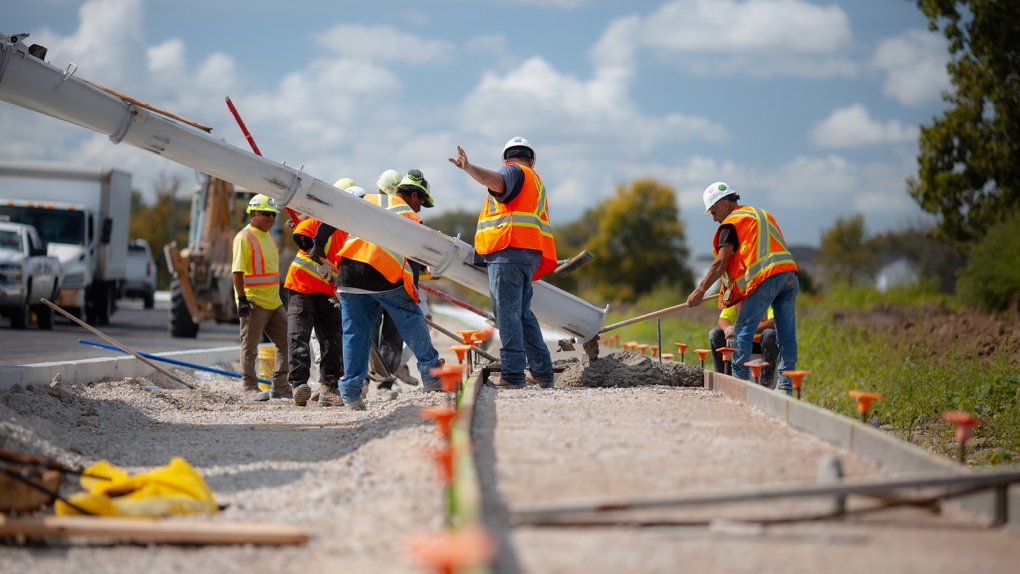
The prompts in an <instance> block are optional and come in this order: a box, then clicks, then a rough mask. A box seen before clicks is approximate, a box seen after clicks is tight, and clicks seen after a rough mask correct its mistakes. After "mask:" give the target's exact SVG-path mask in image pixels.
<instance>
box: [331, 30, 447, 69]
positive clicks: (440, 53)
mask: <svg viewBox="0 0 1020 574" xmlns="http://www.w3.org/2000/svg"><path fill="white" fill-rule="evenodd" d="M316 42H317V43H318V44H319V45H320V46H322V47H323V48H326V49H327V50H329V51H330V52H332V53H334V54H339V55H342V56H349V57H353V58H359V59H365V60H371V61H375V62H404V63H409V64H422V63H428V62H441V61H447V60H449V59H450V58H451V57H452V56H453V52H454V47H453V44H451V43H450V42H447V41H444V40H426V39H423V38H421V37H419V36H416V35H414V34H409V33H407V32H405V31H402V30H397V29H396V28H394V27H393V26H389V25H385V26H361V25H353V24H340V25H337V26H334V27H332V28H330V29H329V30H328V31H326V32H324V33H322V34H319V35H318V36H317V38H316Z"/></svg>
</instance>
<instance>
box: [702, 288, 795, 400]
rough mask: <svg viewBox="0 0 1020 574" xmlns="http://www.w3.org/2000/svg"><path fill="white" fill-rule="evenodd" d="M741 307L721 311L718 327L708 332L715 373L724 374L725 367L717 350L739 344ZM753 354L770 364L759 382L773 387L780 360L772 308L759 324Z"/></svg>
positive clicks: (738, 304)
mask: <svg viewBox="0 0 1020 574" xmlns="http://www.w3.org/2000/svg"><path fill="white" fill-rule="evenodd" d="M740 306H741V304H740V303H737V304H736V305H734V306H732V307H726V308H725V309H723V310H722V311H720V312H719V318H718V319H717V320H716V326H715V327H713V328H712V330H711V331H709V332H708V344H709V347H710V348H711V349H712V359H713V362H714V363H715V372H717V373H721V372H723V368H724V367H725V361H723V358H722V353H720V352H719V351H718V350H717V349H721V348H723V347H732V346H733V345H736V344H737V342H736V339H737V333H736V328H735V324H736V322H737V312H738V311H739V309H740ZM751 353H752V354H755V353H757V354H760V355H761V358H762V360H763V361H765V362H766V363H768V366H767V367H764V368H763V369H762V370H761V378H760V379H759V380H758V382H759V383H760V384H761V385H762V386H766V387H772V386H773V385H774V384H775V380H774V379H775V374H776V361H777V360H778V359H779V344H778V343H777V342H776V319H775V313H774V312H773V310H772V307H769V308H768V311H766V315H765V317H763V318H762V320H761V321H760V322H759V323H758V327H757V329H756V330H755V333H754V341H753V342H752V343H751Z"/></svg>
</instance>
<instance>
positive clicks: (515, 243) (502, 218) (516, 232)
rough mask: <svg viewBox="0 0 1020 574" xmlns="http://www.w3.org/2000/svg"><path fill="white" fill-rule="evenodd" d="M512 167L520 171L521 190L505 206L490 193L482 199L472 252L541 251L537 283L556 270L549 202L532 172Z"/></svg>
mask: <svg viewBox="0 0 1020 574" xmlns="http://www.w3.org/2000/svg"><path fill="white" fill-rule="evenodd" d="M516 165H517V167H519V168H521V170H522V171H523V172H524V181H523V182H522V183H521V191H520V193H518V194H517V197H515V198H513V200H511V201H510V202H509V203H500V202H498V201H496V199H495V198H493V197H492V195H491V194H490V195H489V196H488V197H486V198H485V205H484V206H482V212H481V213H480V214H479V215H478V228H477V229H476V230H475V252H477V253H479V254H481V255H487V254H489V253H495V252H497V251H499V250H501V249H505V248H507V247H518V248H522V249H534V250H536V251H541V252H542V263H541V264H540V265H539V266H538V269H537V270H536V271H535V276H534V278H533V279H534V280H536V281H537V280H538V279H541V278H542V275H545V274H546V273H549V272H550V271H552V270H553V269H555V268H556V243H555V242H554V241H553V234H552V224H550V223H549V201H548V198H547V197H546V193H545V186H544V185H542V180H541V179H540V178H539V177H538V174H537V173H535V170H533V169H531V168H530V167H528V166H525V165H520V164H516Z"/></svg>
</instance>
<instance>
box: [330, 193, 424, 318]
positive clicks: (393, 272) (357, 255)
mask: <svg viewBox="0 0 1020 574" xmlns="http://www.w3.org/2000/svg"><path fill="white" fill-rule="evenodd" d="M363 199H364V200H365V201H368V202H369V203H374V204H375V205H378V206H379V207H382V208H384V209H385V210H386V211H389V212H391V213H396V214H397V215H400V216H402V217H406V218H408V219H410V220H411V221H414V222H417V223H424V222H423V221H422V219H421V218H420V217H418V214H417V213H415V212H414V210H413V209H411V206H410V205H408V204H407V202H406V201H404V200H403V199H402V198H401V197H400V196H399V195H382V194H378V193H372V194H369V195H366V196H365V197H364V198H363ZM340 257H342V258H344V259H351V260H353V261H360V262H362V263H367V264H369V265H371V266H372V267H373V268H375V270H376V271H378V272H379V273H381V274H382V276H383V277H385V278H386V280H387V281H389V282H390V283H397V282H398V281H403V283H404V291H407V294H408V295H410V296H411V299H414V302H415V303H419V302H420V301H421V299H419V298H418V288H417V287H415V285H414V275H413V274H412V273H411V265H410V264H409V263H408V261H407V259H406V258H404V256H403V255H400V254H399V253H396V252H394V251H390V250H389V249H385V248H383V247H380V246H378V245H376V244H375V243H369V242H368V241H365V240H364V239H361V238H360V237H356V236H354V235H349V236H348V237H347V241H346V242H345V243H344V246H343V248H342V249H341V250H340Z"/></svg>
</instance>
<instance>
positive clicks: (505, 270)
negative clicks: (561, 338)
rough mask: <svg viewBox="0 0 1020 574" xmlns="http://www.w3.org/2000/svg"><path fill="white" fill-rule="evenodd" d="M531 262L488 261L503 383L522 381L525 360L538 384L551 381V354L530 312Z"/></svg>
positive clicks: (536, 319)
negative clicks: (500, 343) (500, 345)
mask: <svg viewBox="0 0 1020 574" xmlns="http://www.w3.org/2000/svg"><path fill="white" fill-rule="evenodd" d="M535 269H536V266H535V265H525V264H520V263H490V264H489V292H490V293H491V294H492V311H493V314H494V315H495V316H496V328H497V329H499V340H500V341H501V342H502V347H501V348H500V350H499V363H500V375H501V376H502V379H503V382H505V383H524V382H526V380H525V377H524V366H525V362H527V364H528V367H529V368H530V369H531V375H532V376H533V377H534V378H535V380H536V381H538V382H539V383H540V384H543V383H544V384H550V383H552V381H553V370H552V356H551V355H550V354H549V347H547V346H546V344H545V339H543V338H542V328H541V327H540V326H539V325H538V318H536V317H535V314H534V313H532V312H531V297H532V295H533V294H534V291H533V290H532V287H531V278H532V277H533V276H534V275H535Z"/></svg>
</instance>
